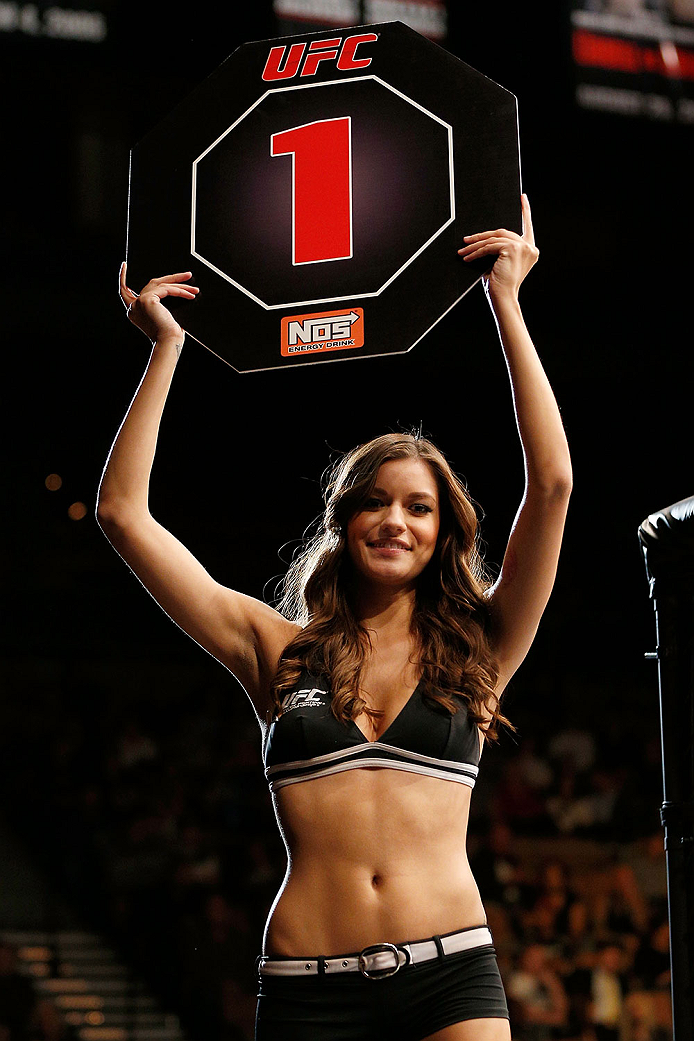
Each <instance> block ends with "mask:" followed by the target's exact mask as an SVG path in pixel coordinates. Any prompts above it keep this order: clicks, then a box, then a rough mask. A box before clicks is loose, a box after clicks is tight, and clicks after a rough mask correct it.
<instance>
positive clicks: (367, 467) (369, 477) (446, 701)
mask: <svg viewBox="0 0 694 1041" xmlns="http://www.w3.org/2000/svg"><path fill="white" fill-rule="evenodd" d="M393 459H420V460H422V461H423V462H425V463H426V464H427V465H428V466H429V468H430V469H431V471H432V473H433V475H434V478H435V479H436V482H437V485H438V490H439V500H440V502H439V512H440V525H439V534H438V539H437V544H436V549H435V551H434V555H433V557H432V558H431V560H430V561H429V563H428V564H427V566H426V567H425V569H424V571H423V572H422V574H421V575H420V577H419V580H418V584H417V589H416V596H415V606H414V610H413V617H412V634H413V636H414V637H415V639H416V642H417V644H418V647H419V664H420V666H421V670H422V677H421V681H422V688H421V689H422V692H423V693H424V695H425V696H426V697H428V698H431V699H432V700H433V701H436V702H438V703H439V704H440V705H442V706H443V707H444V708H446V709H447V710H448V711H449V712H450V713H451V714H454V713H455V712H457V711H458V709H459V708H461V707H462V706H463V704H464V705H465V707H466V708H467V711H468V715H469V717H470V719H471V720H472V721H473V722H474V723H477V724H478V725H480V726H481V728H482V730H483V731H484V733H485V737H486V738H487V739H488V740H496V739H497V738H498V730H499V726H500V725H501V724H504V725H506V726H509V727H510V726H511V725H510V723H509V721H508V720H507V719H506V717H505V716H503V715H502V713H501V712H500V710H499V698H498V697H497V695H496V693H495V686H496V681H497V678H498V665H497V662H496V661H495V658H494V655H493V653H492V650H491V647H490V642H489V630H490V615H489V608H488V604H487V601H486V599H485V595H484V594H485V591H486V590H487V589H488V588H489V586H490V584H491V582H490V580H489V577H488V576H487V573H486V570H485V567H484V563H483V560H482V556H481V553H480V535H479V523H478V517H477V512H476V509H475V505H474V504H473V501H472V499H471V498H470V496H469V495H468V492H467V490H466V488H465V486H464V485H463V483H462V482H461V481H460V480H459V478H458V477H457V476H456V475H455V474H454V473H453V470H452V469H451V467H450V465H449V463H448V462H447V460H446V459H445V457H444V456H443V454H442V453H441V452H440V451H439V449H438V448H437V447H436V446H435V445H434V444H433V443H432V442H431V441H429V440H427V439H426V438H423V437H418V436H416V435H414V434H399V433H397V434H383V435H382V436H381V437H377V438H375V439H374V440H373V441H369V442H368V443H366V444H363V445H359V446H358V447H357V448H355V449H353V450H352V451H351V452H349V453H348V454H346V455H345V456H343V457H342V458H341V459H340V460H339V461H338V462H337V463H336V464H335V465H334V466H333V467H331V468H330V469H329V471H328V472H327V474H326V478H325V481H324V501H325V510H324V512H323V515H322V517H321V518H320V520H319V521H318V526H317V528H316V530H315V533H314V534H313V536H311V537H310V538H308V539H307V540H306V542H305V544H304V546H303V548H302V549H301V550H300V552H299V553H298V554H297V555H296V556H295V558H294V560H293V562H292V564H291V565H290V567H289V570H288V572H287V575H286V577H285V579H284V581H283V582H282V586H281V597H280V599H279V602H278V604H277V608H278V610H279V611H280V612H281V613H282V614H283V615H284V616H285V617H287V618H289V619H291V620H292V621H294V622H297V623H298V624H299V625H301V626H302V631H301V632H300V633H298V634H297V636H295V638H294V639H293V640H292V641H291V643H289V644H288V646H287V647H286V648H285V650H284V652H283V654H282V656H281V658H280V662H279V668H278V671H277V675H276V677H275V680H274V684H273V688H272V704H273V718H277V717H278V716H279V715H281V710H282V698H283V696H284V694H285V693H286V691H288V690H289V689H290V688H291V687H293V686H295V684H296V683H297V681H298V679H299V676H300V675H301V673H302V671H304V670H306V671H308V672H309V673H310V674H311V675H312V676H315V677H323V678H324V679H325V680H326V681H327V682H328V684H329V686H330V690H331V691H332V702H331V707H332V712H333V714H334V715H335V717H336V718H337V719H339V720H341V721H342V722H346V721H347V720H349V719H356V718H357V717H358V716H359V715H360V714H361V713H366V714H367V715H369V716H370V717H372V718H375V717H378V716H381V715H382V713H381V712H377V711H375V710H373V709H371V708H370V707H369V705H368V704H367V702H366V701H365V700H364V698H363V697H362V693H367V692H366V691H365V689H364V688H363V686H362V685H361V676H362V670H363V668H364V665H365V662H366V659H367V656H368V654H369V651H370V648H371V644H370V639H369V635H368V632H367V631H366V629H365V628H364V627H363V626H362V625H361V624H360V623H359V621H358V620H357V619H356V617H355V615H354V612H353V608H352V604H351V602H350V577H351V569H352V562H351V559H350V556H349V552H348V551H347V548H346V533H347V523H348V521H349V520H350V519H351V518H352V517H353V516H354V515H355V514H356V513H357V512H358V511H359V510H360V509H362V507H363V505H364V503H365V502H366V501H367V499H368V498H369V496H370V495H371V493H372V491H373V488H374V485H375V483H376V478H377V475H378V471H379V469H380V467H381V466H382V465H383V463H386V462H389V461H390V460H393ZM485 710H486V712H485ZM487 713H491V719H489V716H488V714H487ZM511 729H513V728H512V727H511Z"/></svg>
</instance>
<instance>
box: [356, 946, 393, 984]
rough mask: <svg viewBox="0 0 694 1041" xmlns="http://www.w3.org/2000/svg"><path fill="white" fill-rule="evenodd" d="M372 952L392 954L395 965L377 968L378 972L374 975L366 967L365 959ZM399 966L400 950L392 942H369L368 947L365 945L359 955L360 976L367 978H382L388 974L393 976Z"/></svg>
mask: <svg viewBox="0 0 694 1041" xmlns="http://www.w3.org/2000/svg"><path fill="white" fill-rule="evenodd" d="M372 954H392V955H393V957H394V958H395V965H394V966H393V968H392V969H379V970H378V974H377V975H374V974H372V973H370V972H369V971H368V969H367V967H366V959H367V958H368V957H369V956H370V955H372ZM400 967H401V966H400V951H399V950H398V948H397V947H396V946H395V944H394V943H374V944H371V946H370V947H365V948H364V950H363V951H362V952H361V953H360V955H359V971H360V973H361V974H362V976H366V978H367V980H383V979H386V978H387V977H388V976H394V975H395V973H396V972H397V971H398V970H399V969H400Z"/></svg>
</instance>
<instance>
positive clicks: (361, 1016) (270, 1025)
mask: <svg viewBox="0 0 694 1041" xmlns="http://www.w3.org/2000/svg"><path fill="white" fill-rule="evenodd" d="M490 1018H500V1019H508V1007H507V1005H506V997H505V995H504V988H503V984H502V982H501V976H500V975H499V967H498V965H497V962H496V952H495V950H494V948H493V947H492V946H491V945H489V944H487V945H485V946H483V947H474V948H473V949H472V950H468V951H459V952H458V953H456V954H449V955H446V957H444V958H439V959H433V960H432V961H428V962H424V963H423V964H421V965H405V966H404V967H403V968H402V969H400V971H399V972H397V973H395V975H393V976H387V977H384V978H382V979H376V980H373V979H367V978H366V977H365V976H362V974H361V973H359V972H346V973H341V974H337V975H335V976H332V977H330V978H326V977H324V976H262V975H261V976H260V988H259V993H258V1010H257V1014H256V1026H255V1038H256V1041H389V1039H393V1041H396V1039H397V1041H421V1038H424V1037H427V1036H428V1035H429V1034H433V1033H435V1031H437V1030H441V1029H443V1027H447V1026H450V1025H451V1024H452V1023H460V1022H462V1021H463V1020H466V1019H490Z"/></svg>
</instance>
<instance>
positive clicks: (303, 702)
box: [282, 687, 325, 712]
mask: <svg viewBox="0 0 694 1041" xmlns="http://www.w3.org/2000/svg"><path fill="white" fill-rule="evenodd" d="M319 694H325V691H324V690H319V689H318V687H312V688H311V689H310V690H295V691H294V693H293V694H288V695H287V697H286V698H285V700H284V701H283V702H282V711H283V712H289V711H291V709H293V708H320V706H321V705H322V704H323V702H322V700H321V699H320V697H318V695H319Z"/></svg>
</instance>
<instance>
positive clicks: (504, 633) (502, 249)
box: [460, 195, 572, 690]
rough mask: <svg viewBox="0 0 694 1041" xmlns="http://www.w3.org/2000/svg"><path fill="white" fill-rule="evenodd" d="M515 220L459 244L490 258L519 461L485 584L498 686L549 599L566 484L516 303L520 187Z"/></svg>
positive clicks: (527, 219) (550, 402)
mask: <svg viewBox="0 0 694 1041" xmlns="http://www.w3.org/2000/svg"><path fill="white" fill-rule="evenodd" d="M523 227H524V230H523V235H522V236H520V235H517V234H515V233H514V232H511V231H506V230H503V229H502V230H499V231H488V232H482V233H481V234H478V235H468V236H466V237H465V242H466V245H465V246H464V247H463V249H462V250H460V253H461V255H462V256H463V257H464V258H465V260H471V259H473V258H474V259H477V258H480V257H486V256H490V257H492V256H493V257H495V258H496V259H495V261H494V265H493V267H492V268H491V270H490V272H489V274H488V275H487V276H486V279H487V280H486V285H485V289H486V292H487V295H488V298H489V302H490V304H491V306H492V310H493V312H494V316H495V319H496V323H497V327H498V329H499V335H500V337H501V343H502V345H503V349H504V355H505V357H506V364H507V367H508V372H509V376H510V379H511V387H512V391H513V404H514V409H515V414H516V421H517V424H518V433H519V435H520V440H521V445H522V448H523V457H524V461H525V491H524V494H523V499H522V501H521V504H520V508H519V510H518V513H517V515H516V518H515V521H514V523H513V527H512V529H511V534H510V537H509V541H508V545H507V547H506V552H505V554H504V560H503V564H502V568H501V573H500V575H499V578H498V580H497V581H496V583H495V584H494V586H493V587H492V589H491V590H490V592H489V598H490V604H491V609H492V617H493V621H494V634H493V645H494V649H495V651H496V653H497V655H498V658H499V663H500V675H499V690H502V689H503V687H504V686H505V685H506V683H507V682H508V680H509V679H510V678H511V676H512V675H513V673H514V672H515V670H516V669H517V668H518V666H519V665H520V663H521V662H522V661H523V658H524V657H525V656H526V654H527V653H528V650H529V649H530V645H531V644H532V641H533V639H534V637H535V633H536V632H537V627H538V625H539V622H540V618H541V617H542V613H543V611H544V609H545V607H546V605H547V601H548V600H549V596H550V593H551V591H552V586H553V585H554V579H555V576H556V571H557V561H558V558H559V548H560V546H561V540H562V534H563V530H564V521H565V518H566V511H567V507H568V501H569V496H570V494H571V487H572V474H571V460H570V457H569V449H568V445H567V442H566V436H565V434H564V428H563V425H562V421H561V417H560V415H559V409H558V407H557V403H556V401H555V398H554V394H553V392H552V388H551V387H550V385H549V381H548V379H547V376H546V375H545V371H544V369H543V368H542V363H541V362H540V359H539V358H538V356H537V352H536V350H535V347H534V346H533V342H532V340H531V339H530V335H529V333H528V330H527V328H526V325H525V322H524V320H523V315H522V313H521V309H520V305H519V303H518V290H519V288H520V285H521V282H522V281H523V279H524V278H525V276H526V275H527V273H528V271H530V268H531V267H532V266H533V264H534V263H535V261H536V260H537V258H538V256H539V252H538V250H537V248H536V246H535V239H534V236H533V226H532V219H531V216H530V205H529V203H528V200H527V197H526V196H525V195H524V196H523Z"/></svg>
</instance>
